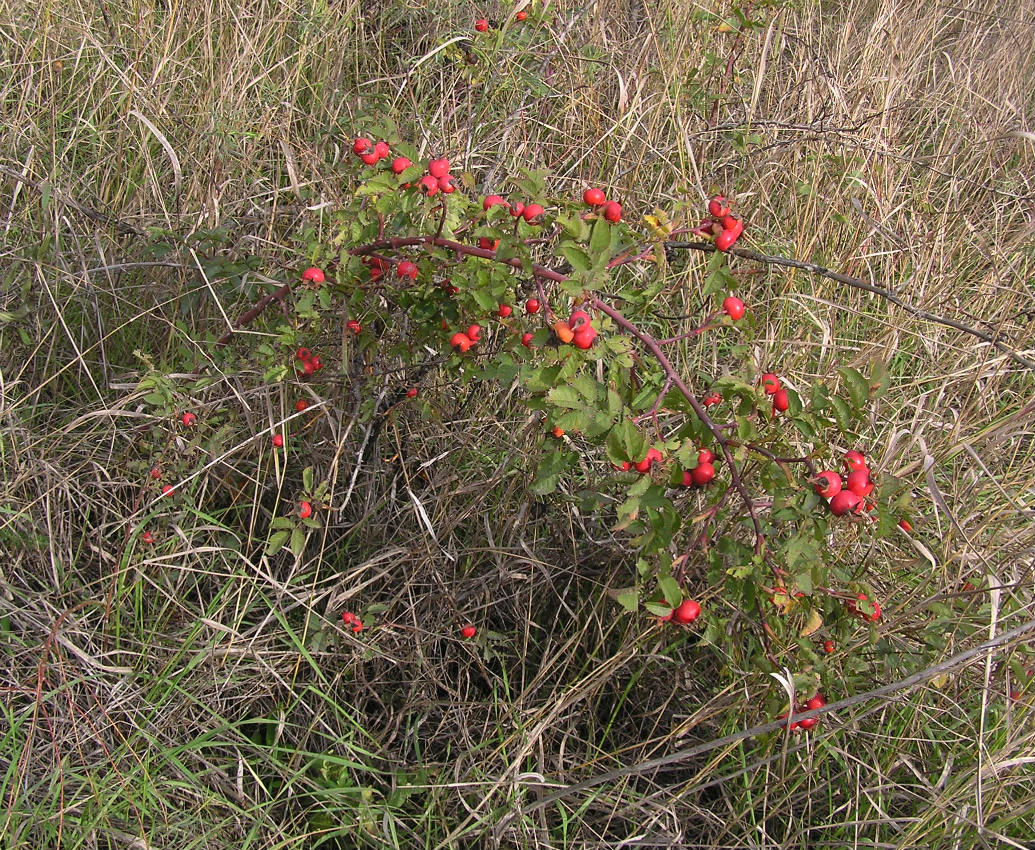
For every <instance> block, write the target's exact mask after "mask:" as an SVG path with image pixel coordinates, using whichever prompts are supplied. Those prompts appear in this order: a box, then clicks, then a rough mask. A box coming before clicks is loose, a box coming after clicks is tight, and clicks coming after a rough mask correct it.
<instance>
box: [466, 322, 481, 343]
mask: <svg viewBox="0 0 1035 850" xmlns="http://www.w3.org/2000/svg"><path fill="white" fill-rule="evenodd" d="M465 333H466V334H467V338H468V339H469V340H471V342H481V339H482V326H481V325H471V326H470V327H469V328H468V329H467V330H466V331H465Z"/></svg>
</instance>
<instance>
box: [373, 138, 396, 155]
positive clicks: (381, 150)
mask: <svg viewBox="0 0 1035 850" xmlns="http://www.w3.org/2000/svg"><path fill="white" fill-rule="evenodd" d="M374 153H376V154H377V156H378V159H385V158H386V157H388V156H391V154H392V149H391V148H390V147H389V146H388V142H386V141H384V140H382V141H379V142H378V143H377V144H376V145H374Z"/></svg>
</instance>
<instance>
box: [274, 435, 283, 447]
mask: <svg viewBox="0 0 1035 850" xmlns="http://www.w3.org/2000/svg"><path fill="white" fill-rule="evenodd" d="M273 445H274V446H276V447H277V448H278V449H279V448H283V446H284V435H283V434H274V435H273Z"/></svg>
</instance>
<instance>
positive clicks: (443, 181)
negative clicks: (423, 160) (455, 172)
mask: <svg viewBox="0 0 1035 850" xmlns="http://www.w3.org/2000/svg"><path fill="white" fill-rule="evenodd" d="M438 188H439V191H440V192H442V194H444V195H452V194H453V192H455V191H456V183H454V182H453V177H452V175H450V174H443V175H442V176H441V177H439V178H438Z"/></svg>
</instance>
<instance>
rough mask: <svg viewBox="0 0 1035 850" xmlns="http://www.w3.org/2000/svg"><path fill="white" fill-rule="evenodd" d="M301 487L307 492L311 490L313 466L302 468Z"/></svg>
mask: <svg viewBox="0 0 1035 850" xmlns="http://www.w3.org/2000/svg"><path fill="white" fill-rule="evenodd" d="M302 487H303V488H305V491H306V492H307V493H311V492H312V491H313V468H312V467H311V466H307V467H306V468H305V469H303V470H302Z"/></svg>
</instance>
